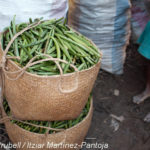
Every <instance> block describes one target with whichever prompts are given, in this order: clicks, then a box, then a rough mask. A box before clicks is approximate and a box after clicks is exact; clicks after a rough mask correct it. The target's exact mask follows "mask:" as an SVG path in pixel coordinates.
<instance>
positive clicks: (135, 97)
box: [133, 89, 150, 104]
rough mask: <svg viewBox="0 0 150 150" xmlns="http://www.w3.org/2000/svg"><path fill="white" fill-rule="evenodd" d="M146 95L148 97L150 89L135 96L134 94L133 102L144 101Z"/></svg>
mask: <svg viewBox="0 0 150 150" xmlns="http://www.w3.org/2000/svg"><path fill="white" fill-rule="evenodd" d="M148 97H150V90H149V89H146V90H145V91H144V92H142V93H141V94H139V95H137V96H134V97H133V102H134V103H136V104H140V103H142V102H144V100H145V99H147V98H148Z"/></svg>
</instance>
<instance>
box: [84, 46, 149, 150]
mask: <svg viewBox="0 0 150 150" xmlns="http://www.w3.org/2000/svg"><path fill="white" fill-rule="evenodd" d="M137 48H138V47H137V45H134V44H132V43H131V44H130V45H129V47H128V49H127V59H126V63H125V69H124V74H123V75H121V76H114V75H111V74H109V73H106V72H104V71H100V72H99V75H98V79H97V81H96V85H95V88H94V90H93V93H94V94H93V95H94V108H95V111H94V116H93V121H92V125H91V128H90V130H89V133H88V136H87V137H88V139H86V141H87V142H89V143H95V142H99V143H108V145H109V150H150V123H145V122H144V121H143V118H144V117H145V115H146V114H147V113H148V112H150V98H149V99H147V100H146V101H145V102H144V103H142V104H140V105H136V104H134V103H133V102H132V97H133V96H134V95H136V94H138V93H140V92H141V91H142V90H143V89H144V88H145V81H146V76H145V72H146V69H145V68H146V64H147V61H145V60H144V59H143V58H142V56H140V55H139V54H138V53H137ZM115 90H119V96H115V95H114V91H115ZM117 94H118V93H117ZM110 114H114V115H116V116H124V118H125V120H124V121H123V122H122V123H120V124H119V129H118V130H117V131H114V128H113V127H111V121H112V118H111V117H110ZM89 138H93V139H89ZM84 149H85V148H84Z"/></svg>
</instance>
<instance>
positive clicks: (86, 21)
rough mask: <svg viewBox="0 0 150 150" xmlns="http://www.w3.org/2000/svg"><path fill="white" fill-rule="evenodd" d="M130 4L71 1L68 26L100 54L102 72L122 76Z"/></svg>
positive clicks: (106, 0) (125, 0)
mask: <svg viewBox="0 0 150 150" xmlns="http://www.w3.org/2000/svg"><path fill="white" fill-rule="evenodd" d="M130 7H131V4H130V1H129V0H94V1H92V0H70V7H69V14H68V23H69V25H71V26H72V27H73V28H74V29H75V30H77V31H79V32H81V33H82V34H83V35H85V36H87V37H88V38H90V39H91V40H93V42H94V43H95V44H96V45H97V46H98V47H99V48H100V49H101V51H102V53H103V58H102V69H104V70H106V71H108V72H110V73H114V74H122V73H123V64H124V60H125V56H126V53H125V50H126V47H127V45H128V42H129V37H130V17H131V11H130Z"/></svg>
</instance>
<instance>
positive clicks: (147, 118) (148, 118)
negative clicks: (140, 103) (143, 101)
mask: <svg viewBox="0 0 150 150" xmlns="http://www.w3.org/2000/svg"><path fill="white" fill-rule="evenodd" d="M144 121H145V122H149V123H150V113H148V114H147V115H146V117H145V118H144Z"/></svg>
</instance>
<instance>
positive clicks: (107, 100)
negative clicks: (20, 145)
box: [0, 43, 150, 150]
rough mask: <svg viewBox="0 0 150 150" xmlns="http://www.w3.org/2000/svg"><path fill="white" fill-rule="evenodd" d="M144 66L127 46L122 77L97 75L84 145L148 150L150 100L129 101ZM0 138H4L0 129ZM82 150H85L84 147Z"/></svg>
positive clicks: (142, 77) (134, 48)
mask: <svg viewBox="0 0 150 150" xmlns="http://www.w3.org/2000/svg"><path fill="white" fill-rule="evenodd" d="M146 63H147V62H146V61H145V60H144V59H143V58H142V57H141V56H140V55H139V54H138V53H137V46H136V45H134V44H132V43H131V44H130V45H129V47H128V49H127V59H126V64H125V69H124V74H123V75H121V76H115V75H111V74H109V73H106V72H104V71H100V72H99V75H98V79H97V81H96V84H95V87H94V90H93V97H94V108H95V109H94V115H93V120H92V124H91V127H90V130H89V133H88V135H87V137H86V139H85V141H86V142H87V143H101V144H103V143H106V144H108V147H109V148H107V149H105V150H150V124H148V123H145V122H144V121H143V118H144V117H145V115H146V114H147V113H148V112H150V99H147V100H146V101H145V102H144V103H142V104H140V105H136V104H134V103H133V102H132V97H133V96H134V95H136V94H138V93H139V92H141V91H142V90H143V89H144V85H145V80H146V76H145V67H146ZM115 90H116V91H117V93H116V94H117V96H115V94H114V91H115ZM118 92H119V93H118ZM118 94H119V95H118ZM110 114H114V115H116V116H124V118H125V120H124V121H123V122H121V123H120V122H116V121H115V122H113V121H114V120H113V121H112V118H111V117H110ZM112 123H114V124H116V127H118V128H116V131H115V130H114V127H112V126H111V125H112ZM0 135H4V136H5V137H7V136H6V134H5V133H4V131H2V130H1V129H0ZM6 141H7V142H8V139H6V138H4V137H1V136H0V142H6ZM91 149H92V150H94V149H95V150H96V148H91ZM97 149H98V148H97ZM99 149H100V150H101V148H99ZM103 149H104V148H103ZM83 150H87V148H86V147H84V148H83Z"/></svg>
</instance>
